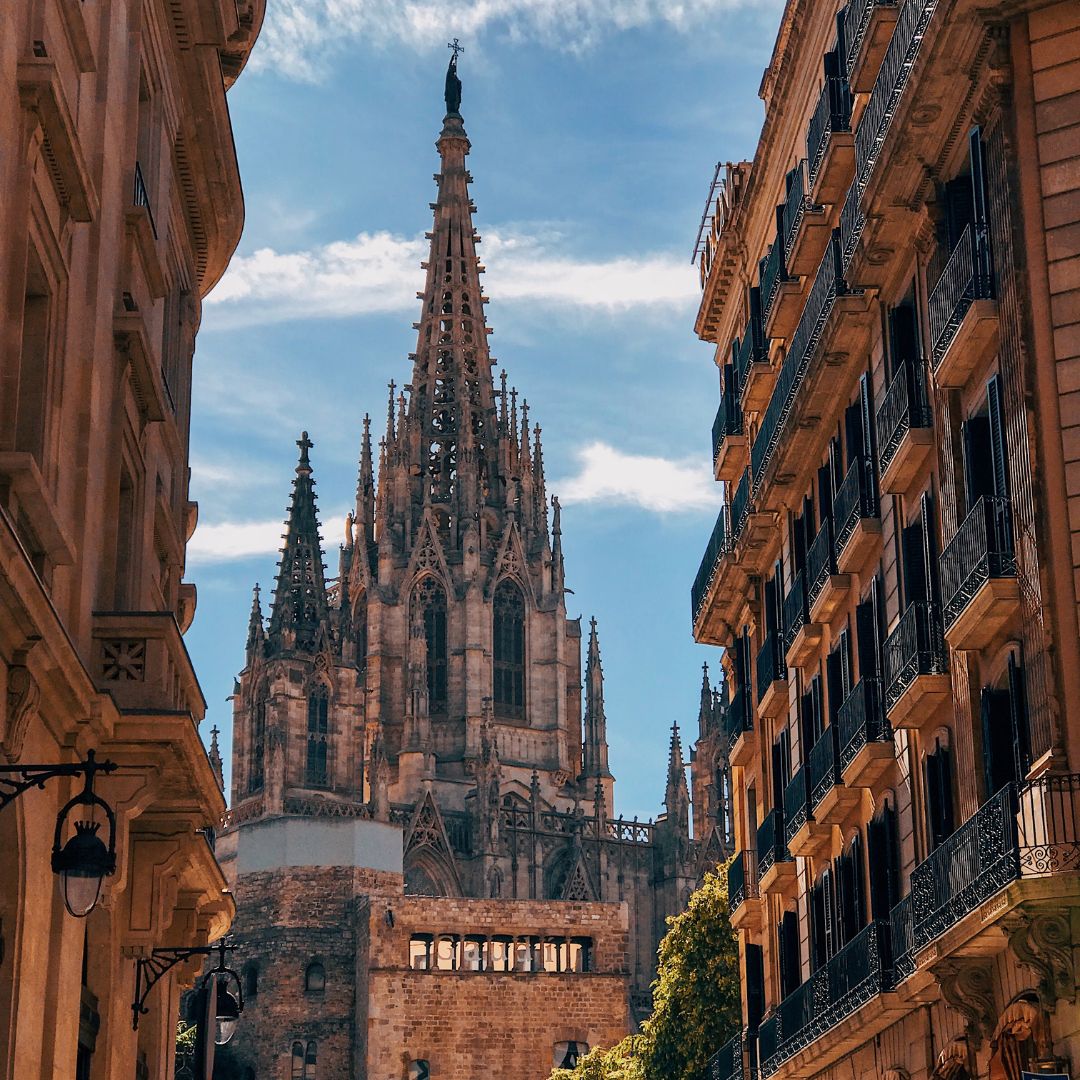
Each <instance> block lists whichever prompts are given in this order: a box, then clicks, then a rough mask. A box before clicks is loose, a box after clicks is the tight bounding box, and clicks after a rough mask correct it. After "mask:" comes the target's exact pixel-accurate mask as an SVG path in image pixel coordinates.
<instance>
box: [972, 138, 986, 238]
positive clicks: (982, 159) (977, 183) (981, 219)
mask: <svg viewBox="0 0 1080 1080" xmlns="http://www.w3.org/2000/svg"><path fill="white" fill-rule="evenodd" d="M968 152H969V155H970V158H971V216H972V219H973V221H974V223H975V225H976V226H977V227H982V228H985V227H986V223H987V222H988V221H989V220H990V215H989V214H988V212H987V205H986V204H987V198H986V195H987V190H986V153H985V148H984V146H983V141H982V129H981V128H978V127H973V128H972V129H971V131H969V132H968Z"/></svg>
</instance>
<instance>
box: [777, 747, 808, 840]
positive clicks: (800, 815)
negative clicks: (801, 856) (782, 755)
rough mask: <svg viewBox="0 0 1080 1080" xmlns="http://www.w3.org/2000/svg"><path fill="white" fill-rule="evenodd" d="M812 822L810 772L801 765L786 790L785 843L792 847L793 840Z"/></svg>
mask: <svg viewBox="0 0 1080 1080" xmlns="http://www.w3.org/2000/svg"><path fill="white" fill-rule="evenodd" d="M810 821H813V815H812V814H811V813H810V771H809V769H808V768H807V767H806V766H805V765H800V766H799V767H798V768H797V769H796V770H795V774H794V776H792V778H791V779H790V780H789V781H788V782H787V787H785V788H784V843H785V844H787V845H788V846H789V847H790V846H791V838H792V837H793V836H794V835H795V834H796V833H797V832H798V831H799V830H800V829H801V828H802V827H803V826H804V825H805V824H807V822H810Z"/></svg>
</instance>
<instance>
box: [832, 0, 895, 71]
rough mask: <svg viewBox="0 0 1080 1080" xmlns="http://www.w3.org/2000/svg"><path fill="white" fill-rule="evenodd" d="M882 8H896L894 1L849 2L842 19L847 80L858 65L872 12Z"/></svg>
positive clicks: (860, 0) (869, 0)
mask: <svg viewBox="0 0 1080 1080" xmlns="http://www.w3.org/2000/svg"><path fill="white" fill-rule="evenodd" d="M882 7H896V0H851V3H849V4H848V6H847V15H846V17H845V18H844V57H845V58H846V67H847V74H848V78H849V79H850V78H851V73H852V72H853V71H854V70H855V65H856V63H858V60H859V53H860V52H861V51H862V45H863V41H864V40H865V38H866V31H867V30H869V29H870V20H871V19H872V18H873V16H874V10H875V9H876V8H882Z"/></svg>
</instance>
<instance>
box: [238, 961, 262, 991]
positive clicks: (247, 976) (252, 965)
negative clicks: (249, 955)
mask: <svg viewBox="0 0 1080 1080" xmlns="http://www.w3.org/2000/svg"><path fill="white" fill-rule="evenodd" d="M240 974H241V975H242V976H243V980H244V1000H245V1001H253V1000H254V999H255V998H256V997H258V994H259V965H258V964H257V963H256V962H255V961H254V960H249V961H248V962H247V963H246V964H244V966H243V967H242V968H241V969H240Z"/></svg>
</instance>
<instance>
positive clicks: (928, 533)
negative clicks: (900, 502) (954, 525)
mask: <svg viewBox="0 0 1080 1080" xmlns="http://www.w3.org/2000/svg"><path fill="white" fill-rule="evenodd" d="M919 508H920V512H919V517H920V520H921V525H922V541H923V568H924V575H925V576H924V580H925V582H926V600H927V602H928V603H933V602H934V601H935V600H936V599H937V596H938V588H937V574H938V565H937V533H936V531H935V518H934V499H933V496H932V495H931V494H930V492H928V491H924V492H923V493H922V497H921V498H920V499H919Z"/></svg>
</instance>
